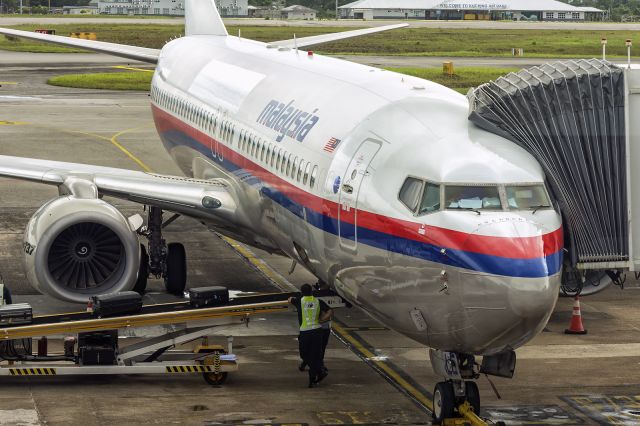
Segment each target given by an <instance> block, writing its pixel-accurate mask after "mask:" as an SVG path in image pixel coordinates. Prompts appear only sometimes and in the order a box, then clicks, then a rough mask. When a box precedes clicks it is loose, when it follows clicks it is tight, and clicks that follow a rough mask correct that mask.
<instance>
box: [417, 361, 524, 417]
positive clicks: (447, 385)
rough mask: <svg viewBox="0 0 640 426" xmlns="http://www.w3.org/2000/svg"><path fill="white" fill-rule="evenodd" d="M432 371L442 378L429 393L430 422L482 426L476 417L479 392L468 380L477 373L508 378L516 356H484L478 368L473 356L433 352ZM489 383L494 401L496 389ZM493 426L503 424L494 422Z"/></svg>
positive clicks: (513, 369)
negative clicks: (431, 406) (430, 399)
mask: <svg viewBox="0 0 640 426" xmlns="http://www.w3.org/2000/svg"><path fill="white" fill-rule="evenodd" d="M429 357H430V358H431V365H432V367H433V371H434V372H435V373H436V374H437V375H439V376H442V377H444V378H445V379H446V380H445V381H444V382H439V383H438V384H436V387H435V389H434V390H433V423H434V424H459V422H460V421H462V423H464V424H471V425H474V426H475V425H486V424H487V423H486V422H485V421H483V420H482V419H481V418H480V417H479V416H480V392H479V391H478V385H477V384H476V382H474V381H472V380H475V379H477V378H478V377H480V374H481V373H482V374H485V375H487V378H488V376H489V375H492V376H498V377H506V378H512V377H513V373H514V372H515V368H516V354H515V352H514V351H505V352H501V353H498V354H495V355H490V356H484V357H483V358H482V365H478V364H477V363H476V361H475V357H474V356H473V355H469V354H462V353H457V352H443V351H439V350H436V349H431V350H430V351H429ZM489 383H491V385H492V388H493V390H494V392H495V393H496V395H497V396H498V398H500V395H499V394H498V391H497V389H496V388H495V386H494V385H493V382H491V381H489ZM495 424H497V425H498V424H503V423H502V422H497V423H495Z"/></svg>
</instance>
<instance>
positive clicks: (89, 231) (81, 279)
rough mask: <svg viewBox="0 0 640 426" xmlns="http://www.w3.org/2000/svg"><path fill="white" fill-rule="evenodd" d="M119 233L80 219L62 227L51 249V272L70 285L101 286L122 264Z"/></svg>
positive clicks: (122, 247)
mask: <svg viewBox="0 0 640 426" xmlns="http://www.w3.org/2000/svg"><path fill="white" fill-rule="evenodd" d="M123 262H124V246H123V245H122V241H120V238H119V237H118V235H117V234H116V233H115V232H114V231H113V230H111V229H109V228H108V227H106V226H104V225H101V224H99V223H91V222H81V223H77V224H75V225H72V226H70V227H68V228H67V229H65V230H63V231H62V232H61V233H60V234H58V236H57V237H56V238H55V239H54V241H53V242H52V243H51V248H50V249H49V257H48V266H49V272H50V273H51V276H52V277H53V279H54V280H55V281H57V282H58V283H59V284H60V285H64V286H66V287H69V288H71V289H91V288H96V287H100V286H101V285H102V284H104V283H105V282H106V281H108V280H109V279H110V278H111V277H112V276H113V275H114V274H116V273H118V272H119V270H120V269H121V268H122V267H123V265H122V263H123Z"/></svg>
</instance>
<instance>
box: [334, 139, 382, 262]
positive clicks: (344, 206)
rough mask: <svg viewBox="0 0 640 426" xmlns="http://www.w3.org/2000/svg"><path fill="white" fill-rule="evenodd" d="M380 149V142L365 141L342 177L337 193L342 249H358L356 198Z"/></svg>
mask: <svg viewBox="0 0 640 426" xmlns="http://www.w3.org/2000/svg"><path fill="white" fill-rule="evenodd" d="M379 149H380V142H378V141H375V140H371V139H367V140H366V141H364V142H363V143H362V144H361V145H360V147H359V148H358V150H357V151H356V153H355V154H354V155H353V157H352V158H351V161H350V162H349V166H348V167H347V170H346V171H345V173H344V175H343V176H342V185H341V187H340V192H339V210H338V233H339V234H340V245H341V246H342V247H343V248H346V249H350V250H356V248H357V247H358V196H359V194H360V188H361V186H362V181H363V180H364V177H365V176H366V175H367V173H368V171H367V169H368V167H369V164H370V163H371V160H373V157H374V156H375V155H376V153H377V152H378V150H379Z"/></svg>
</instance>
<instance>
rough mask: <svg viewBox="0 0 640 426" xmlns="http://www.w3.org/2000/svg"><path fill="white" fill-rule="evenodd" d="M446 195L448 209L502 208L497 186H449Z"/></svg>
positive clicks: (445, 204)
mask: <svg viewBox="0 0 640 426" xmlns="http://www.w3.org/2000/svg"><path fill="white" fill-rule="evenodd" d="M444 195H445V203H444V206H445V208H447V209H454V210H455V209H461V210H465V209H466V210H480V209H487V210H500V209H502V204H501V203H500V194H499V193H498V187H497V186H462V185H456V186H447V187H445V190H444Z"/></svg>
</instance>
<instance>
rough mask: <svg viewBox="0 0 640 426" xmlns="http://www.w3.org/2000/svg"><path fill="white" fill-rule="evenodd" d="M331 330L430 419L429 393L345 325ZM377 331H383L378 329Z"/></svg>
mask: <svg viewBox="0 0 640 426" xmlns="http://www.w3.org/2000/svg"><path fill="white" fill-rule="evenodd" d="M221 238H222V239H223V240H224V241H225V242H226V243H227V244H229V245H230V246H231V248H232V249H234V250H235V251H236V252H238V254H240V255H241V256H242V257H243V258H244V259H245V260H246V261H247V262H249V263H250V264H251V265H252V266H253V267H254V268H256V269H257V270H258V272H259V273H262V274H263V276H265V277H266V278H267V279H268V280H269V281H271V282H272V283H274V284H275V286H276V287H278V288H279V289H280V290H283V289H284V291H298V289H297V288H296V286H294V285H293V284H292V283H291V282H289V280H287V279H286V278H285V277H284V276H282V274H280V273H279V272H277V271H276V270H274V269H273V268H271V267H270V266H268V265H267V263H266V262H265V261H264V260H262V259H260V258H258V256H257V255H256V254H255V253H253V251H252V250H251V249H249V248H248V247H246V246H245V245H244V244H241V243H239V242H237V241H235V240H232V239H231V238H228V237H224V236H221ZM332 328H333V334H334V335H335V336H336V338H337V339H338V340H340V342H342V344H344V345H345V346H346V347H347V348H348V349H349V350H350V351H351V352H353V353H354V354H355V355H356V356H358V358H360V359H361V360H362V361H364V362H365V364H367V365H368V366H370V367H371V368H373V370H374V371H376V372H377V373H378V374H379V375H380V376H382V378H384V379H385V380H386V381H387V382H388V383H390V384H391V385H392V386H393V387H395V388H396V389H397V390H399V391H400V392H401V393H402V394H404V395H405V396H407V397H409V399H411V401H413V402H414V404H416V405H417V406H418V408H419V409H421V410H422V411H424V412H425V413H427V414H428V415H431V412H432V409H433V404H432V402H431V400H432V396H431V393H429V392H427V391H426V390H424V389H423V388H422V386H420V385H419V384H418V383H417V382H415V381H414V380H413V379H412V378H411V377H409V376H408V375H407V374H406V373H405V372H403V371H402V369H400V368H399V367H397V366H396V365H395V364H393V363H392V362H391V361H389V360H388V359H382V358H380V357H378V356H377V355H376V353H375V349H374V348H373V347H372V346H371V345H370V344H369V343H367V342H366V341H365V340H364V339H363V338H362V337H361V336H359V335H358V334H356V333H352V332H350V331H348V330H347V328H348V327H346V326H345V325H344V324H342V323H340V322H339V321H337V320H334V322H333V327H332ZM380 329H386V328H383V327H380Z"/></svg>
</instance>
